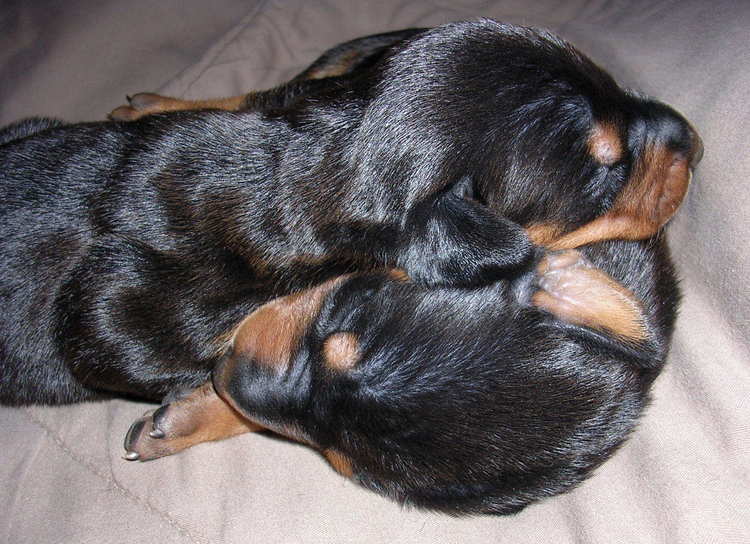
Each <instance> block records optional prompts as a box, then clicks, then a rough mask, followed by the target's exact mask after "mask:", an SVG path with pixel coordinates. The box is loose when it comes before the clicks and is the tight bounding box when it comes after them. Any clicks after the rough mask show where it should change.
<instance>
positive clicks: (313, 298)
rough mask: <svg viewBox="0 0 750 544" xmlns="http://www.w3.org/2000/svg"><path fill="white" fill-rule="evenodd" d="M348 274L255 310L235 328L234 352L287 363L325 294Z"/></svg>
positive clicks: (260, 360) (265, 361)
mask: <svg viewBox="0 0 750 544" xmlns="http://www.w3.org/2000/svg"><path fill="white" fill-rule="evenodd" d="M346 277H347V276H339V277H336V278H333V279H331V280H328V281H326V282H325V283H322V284H320V285H318V286H317V287H313V288H311V289H307V290H306V291H302V292H300V293H296V294H294V295H288V296H285V297H281V298H277V299H275V300H272V301H271V302H268V303H266V304H264V305H263V306H261V307H260V308H258V309H257V310H255V311H254V312H253V313H251V314H250V315H249V316H247V317H246V318H245V319H244V320H243V321H242V322H241V323H240V324H239V325H238V326H237V328H236V329H235V334H234V336H233V338H232V346H233V349H234V353H235V354H240V353H241V354H245V355H248V356H250V357H251V358H252V359H253V360H255V361H256V362H257V363H259V364H265V365H269V366H282V367H283V366H285V365H287V364H288V363H289V360H290V358H291V356H292V354H293V353H294V350H295V349H296V347H297V344H298V343H299V341H300V339H301V337H302V335H303V334H304V332H305V330H306V329H307V327H308V326H309V325H310V323H311V322H312V320H313V319H314V318H315V316H316V315H317V313H318V310H319V309H320V305H321V303H322V302H323V299H324V298H325V296H326V295H327V294H328V293H329V292H330V291H331V289H333V288H334V287H336V286H337V285H338V284H340V283H341V282H342V281H344V279H345V278H346Z"/></svg>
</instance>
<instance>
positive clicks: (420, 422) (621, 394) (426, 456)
mask: <svg viewBox="0 0 750 544" xmlns="http://www.w3.org/2000/svg"><path fill="white" fill-rule="evenodd" d="M666 251H667V250H666V245H665V244H664V243H663V240H662V239H660V238H655V239H653V240H650V241H647V242H608V243H603V244H597V245H594V246H590V247H588V248H586V249H585V251H584V252H585V254H586V255H587V256H588V258H589V259H590V260H591V261H592V262H593V263H594V264H595V265H597V266H598V267H599V268H600V269H602V270H604V271H606V272H607V273H609V274H610V275H611V276H612V277H614V278H616V279H617V280H618V281H620V282H621V283H622V284H623V285H625V286H626V287H628V288H629V289H631V290H632V291H633V293H635V295H636V297H637V298H638V299H639V300H640V301H642V303H643V307H644V315H645V318H646V321H647V323H648V326H649V335H648V338H647V339H646V340H645V341H643V342H641V343H638V344H633V343H630V344H625V343H622V342H618V341H617V339H616V338H614V337H612V336H611V335H602V334H601V333H597V332H595V331H594V330H593V329H588V328H585V327H577V326H573V325H570V324H569V323H565V322H562V321H560V320H559V319H556V318H554V317H553V316H551V315H550V314H547V313H545V312H543V311H540V310H538V309H537V308H535V307H533V306H531V305H529V304H528V300H529V296H530V294H531V292H532V291H533V287H532V284H531V283H530V282H529V281H528V279H529V278H528V277H527V275H529V274H530V275H533V272H531V271H529V272H527V273H526V274H522V275H521V276H519V277H518V278H517V279H515V280H513V281H507V280H501V281H499V282H496V283H493V284H490V285H488V286H486V287H483V288H479V289H473V290H466V289H456V288H433V289H429V290H427V289H424V288H423V287H420V286H418V285H415V284H413V283H403V282H399V281H395V280H393V279H390V278H389V277H388V276H385V275H376V276H373V275H370V276H356V277H354V278H351V279H348V280H346V281H344V283H342V284H341V285H340V286H338V287H336V288H334V289H333V290H332V291H331V292H330V293H329V294H328V295H327V297H326V299H325V301H324V303H323V304H322V306H321V309H320V311H319V313H318V315H317V316H316V318H315V319H314V320H313V322H312V324H311V325H310V326H309V327H307V329H306V330H305V332H304V334H303V335H302V338H301V340H300V341H299V343H298V347H297V349H296V351H295V352H294V353H293V354H292V356H291V358H290V363H289V365H288V366H286V365H282V366H274V365H269V364H267V362H266V363H265V364H264V363H259V362H256V361H254V360H253V359H242V357H243V353H242V352H241V351H240V352H239V353H237V352H235V353H230V354H229V355H228V356H227V358H226V360H225V363H224V364H222V365H219V368H218V370H217V373H216V374H215V383H216V387H217V390H219V391H220V392H221V393H222V396H225V397H228V398H231V399H232V403H233V405H234V406H236V407H238V408H239V409H240V411H241V412H242V413H244V414H245V415H247V416H248V417H249V418H250V419H252V420H253V421H257V422H259V423H260V424H261V425H264V426H268V427H269V428H271V429H294V430H295V431H294V432H295V433H296V434H297V435H298V436H302V437H304V441H305V442H306V443H310V444H313V445H314V446H315V447H317V448H319V449H321V450H322V451H327V450H329V449H333V450H335V451H336V452H338V453H339V454H342V455H344V456H345V458H347V459H348V460H349V461H350V462H351V467H352V472H353V477H354V479H355V480H356V481H357V482H359V483H360V484H362V485H363V486H365V487H367V488H370V489H372V490H374V491H376V492H378V493H382V494H385V495H387V496H389V497H391V498H393V499H395V500H397V501H399V502H402V503H405V504H409V505H414V506H419V507H424V508H429V509H435V510H440V511H445V512H449V513H452V514H480V513H481V514H510V513H514V512H517V511H519V510H521V509H522V508H523V507H525V506H526V505H528V504H529V503H531V502H532V501H536V500H539V499H542V498H545V497H549V496H552V495H556V494H558V493H561V492H563V491H566V490H569V489H570V488H572V487H574V486H575V485H577V484H578V483H580V482H581V481H582V480H584V479H585V478H586V477H587V476H589V475H590V474H591V472H592V470H593V469H594V468H596V467H597V466H598V465H600V464H601V463H602V462H604V461H605V460H606V459H607V458H608V457H609V456H610V455H612V453H613V452H614V451H615V450H616V449H617V447H618V446H620V445H621V444H622V442H623V441H624V440H625V439H626V438H627V436H628V435H629V433H630V432H631V431H632V430H633V428H634V426H635V425H636V423H637V421H638V418H639V417H640V415H641V414H642V412H643V410H644V408H645V406H646V404H647V400H648V390H649V387H650V385H651V383H652V381H653V379H654V378H655V377H656V375H657V374H658V373H659V371H660V370H661V368H662V365H663V363H664V360H665V357H666V354H667V350H668V345H669V341H670V336H671V331H672V327H673V324H674V319H675V312H676V307H677V302H678V294H677V287H676V283H675V279H674V272H673V270H672V268H671V266H670V265H669V264H668V263H669V258H668V255H667V253H666ZM342 331H344V332H347V333H350V334H353V335H354V337H356V338H357V340H358V353H359V354H360V358H359V361H358V362H357V363H356V365H354V367H353V368H352V369H351V370H346V371H338V370H336V369H331V367H330V366H329V365H327V364H326V362H325V359H324V355H323V346H324V342H325V340H326V339H327V338H329V337H330V336H331V335H333V334H335V333H339V332H342ZM238 358H240V361H239V362H238ZM227 362H229V363H230V364H229V365H228V366H227V365H226V364H227ZM225 368H230V369H231V370H230V371H228V372H227V371H225Z"/></svg>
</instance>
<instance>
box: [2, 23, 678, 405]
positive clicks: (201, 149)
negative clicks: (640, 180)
mask: <svg viewBox="0 0 750 544" xmlns="http://www.w3.org/2000/svg"><path fill="white" fill-rule="evenodd" d="M388 43H390V41H388ZM371 55H377V58H376V59H375V60H374V61H372V62H365V63H364V64H363V65H362V66H361V67H360V68H357V69H356V70H354V71H351V72H348V73H345V74H343V75H341V76H336V77H329V78H326V79H320V80H299V79H298V80H295V81H293V82H291V83H290V84H289V86H286V87H284V86H282V87H281V88H279V89H275V90H272V91H269V92H268V93H267V95H266V99H263V100H260V102H259V103H258V105H257V106H256V109H255V110H249V111H242V112H219V111H210V112H174V113H170V114H163V115H154V116H148V117H145V118H143V119H140V120H138V121H135V122H133V123H112V122H107V123H87V124H78V125H68V126H56V123H55V122H54V121H46V120H40V121H30V122H29V123H30V124H27V125H25V126H26V128H21V129H19V128H18V127H19V125H15V126H14V127H13V128H10V129H6V132H4V133H3V135H2V136H0V141H4V142H5V143H4V144H3V145H2V146H0V165H2V167H1V168H2V170H1V171H0V224H1V225H2V230H3V234H4V236H3V239H2V240H1V241H0V308H1V309H2V317H0V339H1V340H0V342H1V343H0V350H1V351H0V357H1V360H2V365H3V380H2V382H1V383H0V400H2V402H4V403H8V404H24V403H30V402H44V403H59V402H74V401H79V400H85V399H91V398H97V397H98V396H100V395H102V394H112V393H115V394H125V395H133V396H137V397H142V398H147V399H154V400H158V399H160V398H162V397H163V396H164V395H167V394H168V393H170V392H171V391H173V390H175V389H180V388H184V387H190V386H194V385H197V384H198V383H201V382H203V381H205V380H206V379H207V377H208V376H209V373H210V372H211V369H212V368H214V366H215V364H216V362H217V360H218V357H219V355H218V354H217V352H218V351H219V350H218V347H217V346H218V345H220V344H221V339H222V338H223V336H224V335H226V333H227V331H230V330H231V329H232V328H233V327H234V326H235V325H236V324H237V323H238V322H239V320H240V319H241V318H242V317H243V316H245V315H247V314H248V313H249V312H250V311H251V310H253V309H254V308H255V307H257V305H258V304H260V303H262V302H264V301H267V300H269V299H270V298H273V297H276V296H279V295H282V294H286V293H289V292H292V291H296V290H299V289H301V288H304V287H306V286H308V285H311V284H313V283H316V282H318V281H320V280H322V279H325V278H328V277H331V276H334V275H338V274H341V273H342V272H346V271H351V270H368V269H372V268H376V267H381V266H383V265H388V266H392V265H398V266H401V267H403V268H405V269H406V271H407V272H408V273H409V275H410V276H411V277H412V278H413V279H415V280H416V281H418V282H421V283H424V284H425V285H429V286H443V285H446V286H464V287H470V286H480V285H484V284H487V283H488V282H493V281H496V280H497V279H498V278H503V277H510V276H511V275H512V274H514V273H515V272H514V271H517V270H518V269H519V267H524V266H527V265H528V263H529V261H530V259H531V257H532V255H533V249H532V245H531V244H530V242H529V241H528V239H527V238H526V235H525V234H524V232H523V230H522V229H521V225H523V226H527V225H529V224H532V223H535V222H539V221H549V222H555V223H559V224H562V225H565V226H566V228H568V229H572V228H574V227H576V226H579V225H581V224H583V223H586V222H587V221H589V220H591V219H592V218H594V217H596V216H598V215H600V214H601V213H603V212H604V211H606V210H607V209H608V207H609V206H611V203H612V202H613V200H614V198H615V197H616V195H617V194H619V193H620V191H621V190H622V188H623V186H624V185H625V184H626V183H627V181H628V179H629V175H630V173H631V169H632V168H633V165H634V164H636V161H637V160H638V157H639V155H640V154H641V153H642V151H643V149H644V146H645V145H646V143H647V142H649V141H651V140H653V138H655V137H660V135H661V134H662V127H663V126H667V125H668V126H669V127H670V130H671V131H672V132H673V133H674V134H675V135H676V136H675V137H674V138H673V139H675V138H676V140H675V142H672V141H670V142H669V144H670V145H673V146H677V145H678V144H679V145H682V142H685V141H690V134H689V129H688V127H687V124H686V123H685V122H684V120H683V119H682V118H681V117H679V116H678V115H677V114H676V113H674V112H672V111H671V110H669V109H668V108H666V107H664V106H661V105H659V104H657V103H655V102H652V101H649V100H646V99H643V98H640V97H637V96H633V95H630V94H628V93H626V92H624V91H622V90H621V89H619V88H618V87H617V85H616V84H615V83H614V81H613V80H612V79H611V78H610V77H609V76H608V75H607V74H606V73H604V72H603V71H601V70H600V69H598V68H597V67H596V66H594V65H593V64H592V63H591V62H590V61H588V60H587V59H585V58H584V57H582V56H581V55H580V54H579V53H577V52H576V51H574V50H573V49H572V48H571V47H570V46H568V45H567V44H565V43H563V42H561V41H560V40H558V39H557V38H554V37H552V36H550V35H547V34H544V33H538V32H536V31H532V30H529V29H525V28H519V27H514V26H510V25H503V24H500V23H496V22H492V21H486V20H485V21H479V22H470V23H455V24H450V25H445V26H442V27H438V28H436V29H432V30H427V31H424V32H422V31H413V32H410V33H409V37H408V38H406V39H404V40H402V41H398V42H397V43H395V44H393V45H389V46H387V47H386V49H385V50H383V51H378V52H377V53H372V54H371ZM372 58H375V57H372ZM646 119H648V121H646ZM595 120H607V121H611V122H612V123H615V124H616V126H617V127H619V128H618V130H620V132H621V133H622V134H623V135H627V136H628V138H627V140H626V141H627V149H626V153H625V156H624V157H623V158H622V160H620V161H618V162H617V163H616V164H614V165H603V164H600V163H599V162H598V161H597V160H596V159H595V158H594V157H592V156H591V155H590V153H589V152H588V150H587V147H586V142H587V139H588V137H589V133H590V130H591V126H592V123H593V122H594V121H595ZM35 124H36V127H35V126H34V125H35ZM636 126H637V127H641V128H643V127H646V128H645V129H644V130H640V129H639V131H635V130H634V131H631V130H630V127H636ZM29 127H31V128H29ZM675 127H677V130H676V131H675V130H674V128H675ZM35 131H36V132H35ZM34 132H35V133H34ZM672 132H670V134H672ZM466 193H470V194H472V195H473V196H474V198H472V199H467V198H457V197H456V195H464V194H466Z"/></svg>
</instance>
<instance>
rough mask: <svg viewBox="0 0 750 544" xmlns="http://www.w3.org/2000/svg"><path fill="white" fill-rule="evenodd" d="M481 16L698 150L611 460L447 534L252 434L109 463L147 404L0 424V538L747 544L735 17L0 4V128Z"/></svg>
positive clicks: (298, 2) (512, 8)
mask: <svg viewBox="0 0 750 544" xmlns="http://www.w3.org/2000/svg"><path fill="white" fill-rule="evenodd" d="M477 16H488V17H494V18H498V19H502V20H505V21H510V22H518V23H524V24H530V25H534V26H544V27H547V28H550V29H551V30H553V31H555V32H557V33H559V34H561V35H562V36H564V37H565V38H567V39H569V40H570V41H572V42H573V43H575V44H576V45H578V46H579V47H580V48H581V49H583V50H584V51H586V52H587V53H588V54H589V55H590V56H592V57H593V58H594V59H595V60H596V61H598V62H599V63H601V64H602V65H603V66H604V67H606V68H607V69H609V70H610V71H611V72H612V73H613V74H614V75H615V77H616V78H617V79H618V80H619V81H621V82H622V83H624V84H626V85H628V86H632V87H635V88H639V89H641V90H643V91H645V92H646V93H649V94H652V95H654V96H657V97H659V98H661V99H663V100H664V101H666V102H668V103H670V104H672V105H674V106H675V107H676V108H677V109H679V110H680V111H682V112H683V113H684V114H685V115H686V116H687V117H688V118H689V119H691V120H692V121H693V122H694V124H695V125H696V127H697V128H698V130H699V132H700V133H701V135H702V137H703V140H704V143H705V147H706V153H705V157H704V159H703V162H702V163H701V165H700V167H699V169H698V172H697V174H696V177H695V179H694V183H693V185H692V187H691V189H690V193H689V195H688V198H687V201H686V203H685V204H684V206H683V208H682V210H681V211H680V212H679V213H678V215H677V217H676V218H675V219H674V221H673V222H672V224H671V225H670V227H669V229H670V239H671V243H672V248H673V252H674V256H675V260H676V262H677V266H678V269H679V271H680V274H681V276H682V287H683V290H684V293H685V298H684V303H683V306H682V311H681V314H680V318H679V321H678V325H677V331H676V335H675V341H674V346H673V349H672V353H671V357H670V362H669V365H668V368H667V370H666V371H665V373H664V374H663V375H662V376H661V377H660V378H659V380H658V381H657V383H656V386H655V389H654V399H655V400H654V402H653V404H652V406H651V408H650V409H649V411H648V413H647V415H646V417H645V418H644V420H643V422H642V424H641V425H640V427H639V429H638V430H637V431H636V433H635V434H634V435H633V437H632V439H631V440H630V441H629V442H628V443H627V444H626V446H625V447H623V448H622V449H621V450H620V451H619V452H618V453H617V454H616V455H615V457H614V458H613V459H611V460H610V461H609V462H608V463H606V464H605V465H604V466H603V467H602V468H601V469H599V470H598V471H597V473H596V475H595V476H594V477H593V478H592V479H591V480H589V481H588V482H586V483H585V484H584V485H582V486H581V487H580V488H579V489H577V490H575V491H574V492H572V493H570V494H567V495H564V496H561V497H556V498H553V499H550V500H547V501H545V502H542V503H540V504H537V505H534V506H532V507H529V508H527V509H526V510H524V511H523V512H522V513H521V514H519V515H516V516H513V517H503V518H491V517H476V518H469V519H454V518H450V517H446V516H443V515H439V514H432V513H425V512H420V511H414V510H404V509H402V508H400V507H398V506H397V505H395V504H393V503H391V502H388V501H386V500H384V499H382V498H380V497H377V496H375V495H373V494H371V493H368V492H366V491H363V490H361V489H359V488H357V487H356V486H355V485H353V484H351V483H349V482H347V481H346V480H344V479H342V478H341V477H339V476H337V475H336V474H335V473H334V472H333V471H332V470H331V469H330V468H329V467H328V465H327V464H326V463H325V461H324V460H323V459H322V458H321V457H319V456H318V455H317V454H316V453H315V452H313V451H311V450H309V449H306V448H304V447H302V446H298V445H294V444H290V443H287V442H285V441H281V440H276V439H273V438H269V437H267V436H260V435H245V436H241V437H238V438H235V439H232V440H228V441H225V442H221V443H213V444H204V445H200V446H197V447H195V448H193V449H191V450H189V451H186V452H184V453H182V454H180V455H177V456H174V457H170V458H165V459H161V460H158V461H154V462H150V463H128V462H125V461H123V460H122V458H121V456H122V454H123V450H122V438H123V436H124V433H125V431H126V430H127V428H128V426H129V424H130V422H131V421H132V420H133V419H134V418H135V417H137V416H138V415H140V413H141V412H143V411H145V410H146V409H147V408H148V406H147V405H139V404H136V403H132V402H126V401H110V402H102V403H92V404H86V405H77V406H66V407H55V408H41V407H33V408H23V409H10V408H0V431H2V432H0V445H1V448H2V451H3V453H2V456H0V459H2V462H1V463H0V541H2V542H9V543H10V542H13V543H24V542H30V543H40V542H75V543H86V542H96V543H99V544H101V543H119V542H125V541H134V542H161V543H195V542H217V543H233V542H263V543H266V544H272V543H276V542H278V543H285V544H286V543H290V542H305V543H318V542H320V543H331V542H409V543H431V544H432V543H451V542H461V543H475V542H476V543H481V542H497V543H503V542H507V543H514V544H521V543H526V542H528V543H536V542H558V543H568V542H580V543H588V542H592V543H593V542H629V543H636V542H669V543H677V542H722V543H726V544H729V543H733V542H737V543H740V542H743V543H745V542H748V541H750V514H749V512H750V451H749V450H750V434H749V433H748V431H749V429H748V416H749V415H750V409H749V408H748V400H747V399H748V398H750V356H749V355H748V336H749V334H748V333H749V332H750V300H748V296H749V295H748V293H749V292H750V289H749V288H748V280H747V279H746V278H745V274H746V273H748V271H750V262H749V258H750V257H749V255H750V253H749V252H748V244H747V238H748V236H750V202H749V199H750V196H749V195H750V191H748V190H747V189H746V188H745V187H746V184H747V180H748V179H749V178H750V154H749V153H748V144H747V139H748V135H749V134H750V130H749V129H750V108H748V107H747V99H748V94H747V93H748V91H747V89H748V88H750V70H749V68H750V40H748V28H750V4H748V3H743V2H734V1H731V0H723V1H720V0H717V1H714V2H711V3H708V2H703V1H702V0H682V1H680V0H661V1H641V2H624V1H616V0H567V1H564V2H562V1H555V0H543V1H538V2H527V1H524V0H506V1H489V0H486V1H479V0H451V1H447V0H445V1H443V0H384V1H380V2H352V1H349V0H318V1H316V2H306V1H304V0H283V1H282V0H276V1H257V2H246V1H239V0H237V1H232V0H221V1H216V2H203V1H201V0H187V1H178V0H164V1H160V2H147V1H145V0H130V1H129V2H126V3H125V2H116V1H110V2H99V3H91V2H85V1H83V0H71V1H68V2H64V3H57V2H49V3H44V2H33V3H32V2H26V3H23V2H20V1H19V2H13V1H11V2H5V3H4V6H3V10H2V11H1V12H0V122H2V123H7V122H9V121H12V120H14V119H17V118H19V117H22V116H26V115H31V114H37V115H38V114H45V115H54V116H58V117H62V118H65V119H68V120H82V119H98V118H102V117H103V115H104V114H105V113H106V112H107V111H109V110H111V109H112V108H114V107H115V106H117V105H118V104H120V103H121V102H122V100H123V97H124V95H125V93H132V92H138V91H145V90H150V91H159V92H162V93H165V94H171V95H176V96H183V97H188V98H204V97H209V96H225V95H226V96H228V95H232V94H238V93H240V92H243V91H246V90H249V89H253V88H263V87H268V86H271V85H274V84H276V83H278V82H281V81H283V80H284V79H285V78H287V77H289V76H291V75H293V74H294V73H295V72H297V71H299V70H300V69H301V68H303V67H304V66H306V64H307V63H309V62H310V61H311V60H313V59H314V58H315V57H316V56H317V55H318V54H320V53H321V52H322V51H323V50H325V49H326V48H328V47H329V46H331V45H333V44H336V43H338V42H341V41H343V40H347V39H351V38H354V37H357V36H361V35H365V34H371V33H374V32H380V31H387V30H394V29H398V28H404V27H410V26H428V25H435V24H439V23H441V22H445V21H451V20H459V19H469V18H474V17H477ZM0 379H2V377H0Z"/></svg>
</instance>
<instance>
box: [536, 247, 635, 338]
mask: <svg viewBox="0 0 750 544" xmlns="http://www.w3.org/2000/svg"><path fill="white" fill-rule="evenodd" d="M537 271H538V273H539V275H540V279H539V284H540V287H541V290H539V291H537V292H536V293H535V294H534V295H533V296H532V303H533V304H534V305H535V306H537V307H539V308H541V309H543V310H546V311H548V312H550V313H551V314H553V315H555V316H557V317H558V318H560V319H562V320H563V321H567V322H569V323H573V324H576V325H583V326H586V327H591V328H594V329H600V330H605V331H608V332H610V333H613V334H616V335H618V336H620V337H622V338H625V339H629V340H635V341H641V340H644V339H645V338H646V337H647V334H648V333H647V329H646V325H645V321H644V314H643V308H642V307H641V304H640V302H639V301H638V299H637V298H636V297H635V295H634V294H633V293H632V292H631V291H630V290H629V289H627V288H625V287H624V286H623V285H621V284H620V283H618V282H617V281H615V280H614V279H612V278H611V277H610V276H609V275H607V274H605V273H604V272H602V271H601V270H599V269H597V268H594V267H593V266H592V265H590V264H588V262H587V261H586V260H585V259H583V257H582V256H581V255H580V254H579V253H578V252H577V251H566V252H563V253H559V254H548V255H547V256H545V258H544V259H543V260H542V262H541V263H540V264H539V266H538V268H537Z"/></svg>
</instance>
